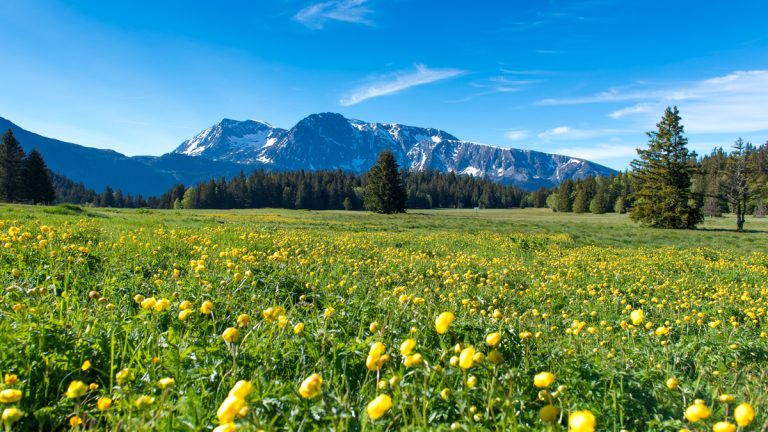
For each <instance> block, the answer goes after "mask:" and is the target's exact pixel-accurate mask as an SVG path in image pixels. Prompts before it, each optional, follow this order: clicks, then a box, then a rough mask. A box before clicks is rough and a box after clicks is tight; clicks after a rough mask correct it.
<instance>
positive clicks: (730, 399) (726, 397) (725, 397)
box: [718, 394, 736, 403]
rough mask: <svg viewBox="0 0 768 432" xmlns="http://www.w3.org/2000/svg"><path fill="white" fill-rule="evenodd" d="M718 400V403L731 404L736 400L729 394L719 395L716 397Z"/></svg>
mask: <svg viewBox="0 0 768 432" xmlns="http://www.w3.org/2000/svg"><path fill="white" fill-rule="evenodd" d="M718 399H719V400H720V402H725V403H731V402H733V401H734V400H735V399H736V398H734V397H733V396H731V395H729V394H721V395H720V396H719V397H718Z"/></svg>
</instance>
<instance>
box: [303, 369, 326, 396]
mask: <svg viewBox="0 0 768 432" xmlns="http://www.w3.org/2000/svg"><path fill="white" fill-rule="evenodd" d="M322 384H323V378H322V377H321V376H320V375H318V374H316V373H314V374H312V375H310V376H309V378H307V379H305V380H304V382H302V383H301V387H299V394H300V395H301V397H303V398H304V399H312V398H313V397H315V396H317V395H319V394H320V386H321V385H322Z"/></svg>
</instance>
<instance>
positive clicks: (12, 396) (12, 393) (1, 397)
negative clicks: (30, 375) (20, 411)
mask: <svg viewBox="0 0 768 432" xmlns="http://www.w3.org/2000/svg"><path fill="white" fill-rule="evenodd" d="M19 399H21V390H16V389H7V390H3V391H0V403H5V404H7V403H15V402H18V401H19Z"/></svg>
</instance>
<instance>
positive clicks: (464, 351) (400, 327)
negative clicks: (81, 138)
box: [0, 205, 768, 432]
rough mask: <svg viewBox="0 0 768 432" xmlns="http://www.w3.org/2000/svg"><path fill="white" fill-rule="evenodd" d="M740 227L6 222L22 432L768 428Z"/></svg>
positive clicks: (346, 219) (27, 210)
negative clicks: (678, 229) (691, 229)
mask: <svg viewBox="0 0 768 432" xmlns="http://www.w3.org/2000/svg"><path fill="white" fill-rule="evenodd" d="M734 226H735V223H734V219H733V218H728V217H724V218H716V219H712V220H709V219H708V220H707V221H706V223H705V224H703V226H702V227H701V229H699V230H696V231H660V230H651V229H647V228H642V227H638V226H637V225H635V224H633V223H632V222H631V221H630V220H629V219H628V217H627V216H626V215H613V214H606V215H591V214H585V215H573V214H561V213H552V212H549V211H543V210H541V209H525V210H481V211H479V212H478V213H477V216H476V215H475V211H474V210H431V211H421V210H414V211H412V212H410V213H408V214H405V215H391V216H387V215H376V214H370V213H365V212H344V211H327V212H311V211H290V210H272V209H266V210H257V211H254V210H248V211H245V210H244V211H216V210H196V211H192V210H181V211H154V210H153V211H142V210H138V211H137V210H122V209H92V208H88V209H80V208H76V207H55V208H44V207H31V206H9V205H4V206H0V240H2V242H1V243H0V245H3V248H2V252H0V253H1V255H0V265H1V266H2V271H1V272H0V275H1V276H0V277H2V279H3V291H2V292H1V293H0V374H2V376H3V382H2V383H0V405H2V406H0V409H1V410H4V413H3V419H2V420H3V423H4V425H5V427H6V428H7V429H8V430H14V431H16V430H18V431H38V430H40V431H48V430H57V431H58V430H78V431H85V430H108V431H142V430H143V431H150V430H154V431H212V430H215V431H216V432H232V431H235V430H238V431H253V432H256V431H262V430H263V431H320V430H336V431H384V430H388V431H395V430H414V431H416V430H444V431H448V430H452V431H459V430H460V431H484V430H490V431H534V430H541V431H558V430H563V431H565V430H574V431H580V432H587V431H593V430H600V431H606V430H607V431H622V430H627V431H679V430H681V429H683V430H689V431H694V430H695V431H708V430H714V431H716V432H719V431H735V430H737V428H738V430H741V431H764V430H765V429H766V426H767V425H768V412H767V411H768V408H766V407H768V386H767V385H766V375H768V338H767V337H766V336H768V333H767V332H768V325H766V317H765V307H766V299H768V289H766V279H767V278H766V276H767V275H768V256H767V255H766V254H765V253H764V251H765V250H766V246H768V245H767V244H766V241H767V239H768V236H766V234H767V233H768V221H766V220H765V219H754V218H748V219H747V223H746V226H745V227H746V232H744V233H736V232H734V231H733V228H734ZM743 404H747V405H749V407H745V406H744V405H743ZM737 407H738V408H737ZM748 408H749V409H748ZM750 409H751V411H753V412H754V413H753V415H751V416H750ZM569 423H570V425H569Z"/></svg>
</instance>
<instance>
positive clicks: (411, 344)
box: [400, 339, 416, 356]
mask: <svg viewBox="0 0 768 432" xmlns="http://www.w3.org/2000/svg"><path fill="white" fill-rule="evenodd" d="M415 347H416V341H415V340H413V339H406V340H405V342H403V343H402V344H400V353H401V354H402V355H406V356H407V355H409V354H411V353H412V352H413V349H414V348H415Z"/></svg>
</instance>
